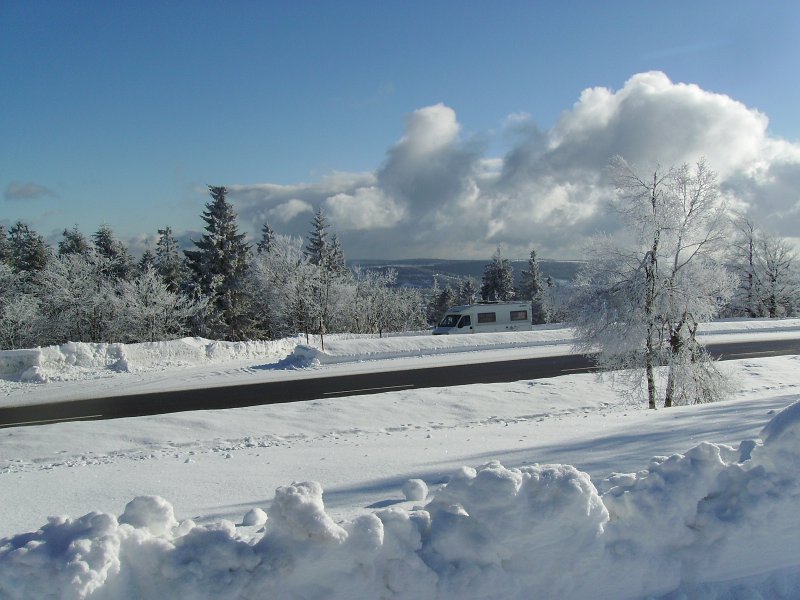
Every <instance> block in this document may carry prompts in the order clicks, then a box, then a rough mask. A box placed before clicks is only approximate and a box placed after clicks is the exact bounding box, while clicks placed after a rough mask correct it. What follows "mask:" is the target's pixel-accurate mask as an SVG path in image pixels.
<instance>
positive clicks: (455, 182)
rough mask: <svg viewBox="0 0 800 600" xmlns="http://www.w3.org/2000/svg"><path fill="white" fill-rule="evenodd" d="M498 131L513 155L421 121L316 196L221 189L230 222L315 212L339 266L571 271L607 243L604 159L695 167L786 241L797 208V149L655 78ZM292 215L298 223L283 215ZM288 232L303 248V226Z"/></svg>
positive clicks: (449, 115)
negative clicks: (554, 118)
mask: <svg viewBox="0 0 800 600" xmlns="http://www.w3.org/2000/svg"><path fill="white" fill-rule="evenodd" d="M503 126H504V127H505V128H506V129H507V130H513V133H514V134H515V138H516V140H517V141H516V143H515V145H514V146H513V147H512V149H511V151H509V152H508V153H507V154H506V155H505V156H504V157H502V158H497V157H487V156H484V154H485V146H484V144H483V143H482V142H481V138H480V137H477V138H470V139H463V138H462V136H461V130H462V127H461V124H460V123H459V122H458V119H457V117H456V113H455V111H454V110H453V109H452V108H450V107H448V106H445V105H444V104H436V105H433V106H428V107H424V108H420V109H418V110H415V111H414V112H412V113H411V114H410V115H409V116H408V117H407V119H406V130H405V133H404V135H403V136H402V137H401V139H400V140H398V142H397V143H396V144H395V145H394V146H392V147H391V148H389V149H388V150H387V153H386V158H385V160H384V162H383V164H382V165H381V166H380V167H379V168H378V169H376V170H375V171H374V172H372V173H341V172H337V173H333V174H331V175H330V176H328V177H326V178H324V179H323V180H322V181H320V182H319V183H313V184H299V185H293V186H280V185H275V184H261V185H251V186H232V187H231V188H230V189H231V195H232V197H233V198H234V199H236V201H237V202H238V203H239V207H240V214H241V215H243V216H244V217H246V218H249V219H251V220H252V221H253V229H254V230H256V229H257V228H258V227H260V221H259V220H261V221H263V219H265V218H268V217H270V216H272V215H277V214H278V212H280V211H285V212H283V213H281V214H283V215H284V216H287V215H289V214H292V215H293V216H292V217H291V218H287V219H285V220H286V221H287V222H288V221H291V220H292V219H294V218H295V217H297V215H299V214H302V212H307V211H309V210H311V209H312V208H316V207H318V206H322V207H324V208H325V210H326V211H328V213H329V216H330V217H331V221H332V224H333V225H334V228H336V229H337V230H338V231H341V232H342V235H341V237H342V242H343V244H344V247H345V250H346V251H347V252H348V256H352V257H369V256H377V255H382V256H384V257H387V258H391V257H414V256H426V255H427V256H440V257H478V258H488V257H489V256H490V255H491V253H492V252H493V251H494V249H495V247H496V246H497V244H503V246H504V248H505V250H506V253H507V254H508V255H510V256H519V257H522V256H525V255H526V254H527V251H528V249H529V248H530V247H531V246H535V247H536V248H537V250H538V251H539V253H540V255H542V256H548V257H549V256H552V257H563V258H572V257H577V256H579V254H580V248H581V247H582V246H583V244H584V241H585V238H586V237H587V236H589V235H592V234H594V233H596V232H598V231H607V232H609V233H613V232H614V231H615V230H617V229H618V227H619V224H618V222H617V220H616V218H615V216H614V214H613V213H610V212H609V211H608V210H607V208H606V206H607V205H606V201H607V200H608V199H609V198H610V194H611V193H612V192H611V189H610V186H609V180H608V174H607V171H606V167H607V164H608V160H609V158H610V157H611V156H613V155H615V154H619V155H622V156H623V157H625V158H626V159H627V160H628V161H629V162H631V163H633V164H635V165H638V166H639V167H641V168H644V169H647V168H648V167H650V166H652V165H654V164H655V163H660V164H661V165H663V166H670V165H678V164H681V163H683V162H694V161H696V160H698V159H699V158H701V157H705V158H706V159H707V161H708V163H709V165H710V166H711V167H712V168H713V169H714V170H715V171H717V172H718V174H719V180H720V185H721V188H722V190H723V193H724V194H725V195H726V197H727V198H729V199H730V201H731V203H732V204H734V205H736V207H737V208H746V209H747V210H749V211H750V213H751V214H752V216H753V217H754V219H755V220H756V221H758V222H760V223H761V224H762V226H763V227H765V228H767V229H774V230H776V231H778V232H779V233H782V234H784V235H794V234H796V231H797V230H798V229H799V228H800V227H798V225H799V224H798V218H800V215H798V210H797V207H798V206H800V145H798V144H793V143H790V142H788V141H786V140H781V139H778V138H774V137H772V136H770V134H769V132H768V129H767V126H768V120H767V117H766V116H765V115H764V114H762V113H760V112H759V111H757V110H755V109H752V108H748V107H747V106H745V105H744V104H742V103H741V102H738V101H736V100H734V99H732V98H730V97H728V96H725V95H723V94H718V93H713V92H709V91H706V90H703V89H702V88H700V87H699V86H697V85H693V84H683V83H673V82H672V81H670V80H669V78H668V77H667V76H666V75H665V74H663V73H660V72H649V73H640V74H637V75H634V76H633V77H631V78H630V79H629V80H628V81H627V82H626V83H625V85H624V86H623V87H622V88H621V89H620V90H616V91H615V90H611V89H608V88H602V87H596V88H589V89H587V90H585V91H584V92H583V93H582V94H581V95H580V97H579V99H578V101H577V102H576V103H575V104H574V105H573V106H572V107H571V108H570V109H569V110H567V111H565V112H564V113H563V114H562V116H561V118H560V119H559V121H558V122H557V123H556V124H555V125H554V126H553V127H552V129H550V130H549V131H541V130H539V129H538V128H537V127H536V125H535V123H534V122H533V120H532V119H531V118H530V117H529V116H528V115H526V114H525V113H518V114H514V115H510V116H509V117H508V118H507V119H506V121H505V123H504V124H503ZM292 201H294V202H295V204H294V205H293V206H294V207H295V208H300V207H301V205H300V204H297V202H303V203H305V204H303V205H302V208H303V211H297V210H295V211H294V212H292V211H289V210H288V208H287V205H288V204H289V203H291V202H292ZM298 221H299V219H296V220H295V221H293V223H292V224H291V225H292V227H293V229H290V230H287V231H284V232H285V233H292V234H296V235H305V234H306V233H307V229H308V224H307V223H305V222H303V223H299V222H298Z"/></svg>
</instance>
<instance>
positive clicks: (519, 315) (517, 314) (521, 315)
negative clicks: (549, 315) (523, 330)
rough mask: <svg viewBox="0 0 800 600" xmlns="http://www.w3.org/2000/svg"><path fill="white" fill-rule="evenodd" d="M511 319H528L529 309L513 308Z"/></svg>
mask: <svg viewBox="0 0 800 600" xmlns="http://www.w3.org/2000/svg"><path fill="white" fill-rule="evenodd" d="M511 320H512V321H527V320H528V311H527V310H512V311H511Z"/></svg>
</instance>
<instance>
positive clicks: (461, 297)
mask: <svg viewBox="0 0 800 600" xmlns="http://www.w3.org/2000/svg"><path fill="white" fill-rule="evenodd" d="M456 296H457V297H456V302H458V304H472V303H474V302H475V298H476V297H477V296H478V284H477V283H476V282H475V280H474V279H473V278H472V277H467V278H466V279H462V280H461V281H459V282H458V292H457V294H456Z"/></svg>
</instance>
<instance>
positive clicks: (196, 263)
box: [184, 186, 253, 340]
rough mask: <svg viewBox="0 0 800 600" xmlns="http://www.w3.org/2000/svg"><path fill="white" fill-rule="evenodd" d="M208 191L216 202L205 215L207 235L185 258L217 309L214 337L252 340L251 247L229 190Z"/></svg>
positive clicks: (201, 287)
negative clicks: (248, 285)
mask: <svg viewBox="0 0 800 600" xmlns="http://www.w3.org/2000/svg"><path fill="white" fill-rule="evenodd" d="M208 190H209V193H210V194H211V198H212V199H211V201H210V202H209V203H208V204H207V205H206V210H205V211H204V212H203V215H202V218H203V220H204V221H205V222H206V226H205V230H206V232H207V233H205V234H203V237H202V238H201V239H200V240H193V243H194V245H195V246H196V247H197V250H186V251H184V254H185V255H186V258H187V260H188V265H189V268H190V269H191V270H192V272H193V274H194V279H195V282H196V283H197V284H198V286H199V288H200V290H201V291H202V293H203V294H204V295H206V296H209V297H210V298H211V303H212V306H213V307H214V309H215V313H216V314H215V315H212V316H215V317H216V319H215V321H216V323H214V322H212V324H211V329H210V333H211V334H212V335H214V336H215V337H222V338H224V339H228V340H243V339H248V338H249V337H250V336H251V334H252V324H253V320H252V317H251V315H250V312H249V301H250V298H249V294H248V293H247V288H246V285H245V276H246V274H247V270H248V261H249V256H250V246H249V245H248V244H247V243H246V242H245V241H244V239H245V235H244V234H243V233H239V230H238V226H237V224H236V212H235V211H234V209H233V206H232V205H231V204H230V203H229V202H228V199H227V194H228V190H227V189H226V188H225V187H221V186H208Z"/></svg>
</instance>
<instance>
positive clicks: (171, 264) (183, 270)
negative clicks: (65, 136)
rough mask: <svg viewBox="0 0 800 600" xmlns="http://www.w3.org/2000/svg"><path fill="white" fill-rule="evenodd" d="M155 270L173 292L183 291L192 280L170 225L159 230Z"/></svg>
mask: <svg viewBox="0 0 800 600" xmlns="http://www.w3.org/2000/svg"><path fill="white" fill-rule="evenodd" d="M155 268H156V271H158V274H159V275H160V276H161V280H162V281H163V282H164V283H165V284H166V285H167V288H168V289H169V290H170V291H171V292H177V291H178V290H180V289H182V288H183V287H184V286H185V285H186V284H187V283H188V281H189V279H190V278H191V273H190V271H189V267H188V266H187V264H186V257H185V256H184V255H183V253H182V252H181V249H180V246H179V245H178V240H176V239H175V236H174V235H173V233H172V228H171V227H170V226H169V225H167V226H166V227H164V229H159V230H158V241H157V242H156V256H155Z"/></svg>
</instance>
